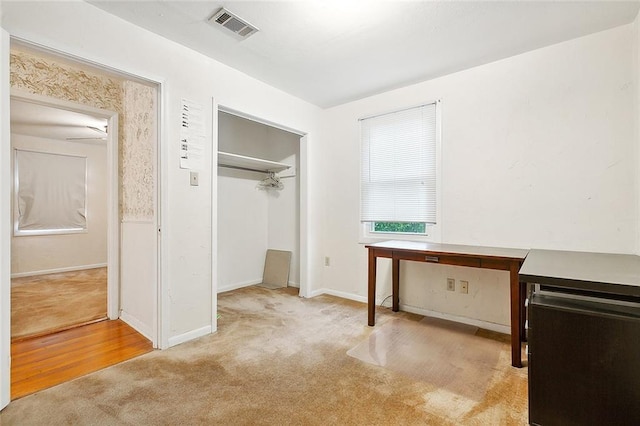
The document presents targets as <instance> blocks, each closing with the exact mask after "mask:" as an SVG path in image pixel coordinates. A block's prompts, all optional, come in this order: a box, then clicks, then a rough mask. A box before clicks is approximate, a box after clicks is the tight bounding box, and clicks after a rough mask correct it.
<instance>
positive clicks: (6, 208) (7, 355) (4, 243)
mask: <svg viewBox="0 0 640 426" xmlns="http://www.w3.org/2000/svg"><path fill="white" fill-rule="evenodd" d="M9 40H10V37H9V33H8V32H7V31H5V30H4V29H2V28H0V410H2V409H3V408H4V407H6V406H7V405H8V404H9V401H10V400H11V202H10V201H11V131H10V129H9V122H10V115H9V108H10V104H11V97H10V92H9V90H10V83H9V50H10V48H9Z"/></svg>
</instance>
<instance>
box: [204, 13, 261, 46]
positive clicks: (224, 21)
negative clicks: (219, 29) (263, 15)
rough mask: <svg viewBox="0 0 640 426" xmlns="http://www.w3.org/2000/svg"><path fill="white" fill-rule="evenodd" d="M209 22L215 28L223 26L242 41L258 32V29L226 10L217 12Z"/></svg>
mask: <svg viewBox="0 0 640 426" xmlns="http://www.w3.org/2000/svg"><path fill="white" fill-rule="evenodd" d="M209 22H210V23H211V24H213V25H215V26H223V27H224V28H226V29H227V30H228V31H231V33H232V34H233V35H234V36H235V37H236V38H238V39H240V40H244V39H246V38H247V37H249V36H251V35H253V34H255V33H257V32H258V29H257V28H256V27H254V26H253V25H251V24H250V23H248V22H247V21H245V20H243V19H240V18H238V17H237V16H236V15H234V14H233V13H231V12H229V11H228V10H226V9H224V8H223V9H220V10H219V11H217V12H216V14H215V15H213V16H212V17H211V19H209Z"/></svg>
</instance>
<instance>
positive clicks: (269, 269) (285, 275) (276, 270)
mask: <svg viewBox="0 0 640 426" xmlns="http://www.w3.org/2000/svg"><path fill="white" fill-rule="evenodd" d="M290 265H291V252H290V251H283V250H271V249H269V250H267V257H266V259H265V261H264V273H263V276H262V284H258V285H259V286H260V287H265V288H282V287H287V284H288V283H289V268H290Z"/></svg>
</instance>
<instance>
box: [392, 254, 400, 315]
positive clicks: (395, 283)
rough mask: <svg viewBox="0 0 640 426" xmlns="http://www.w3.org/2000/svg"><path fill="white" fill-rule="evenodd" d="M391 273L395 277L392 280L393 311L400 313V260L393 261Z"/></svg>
mask: <svg viewBox="0 0 640 426" xmlns="http://www.w3.org/2000/svg"><path fill="white" fill-rule="evenodd" d="M391 272H392V275H393V276H392V280H391V285H392V287H391V294H392V299H393V306H392V310H393V312H398V311H399V310H400V259H393V260H392V261H391Z"/></svg>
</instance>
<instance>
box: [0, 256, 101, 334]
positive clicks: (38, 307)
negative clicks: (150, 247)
mask: <svg viewBox="0 0 640 426" xmlns="http://www.w3.org/2000/svg"><path fill="white" fill-rule="evenodd" d="M106 316H107V268H94V269H85V270H80V271H71V272H62V273H56V274H47V275H36V276H31V277H21V278H13V279H12V280H11V338H12V339H18V338H25V337H28V336H35V335H42V334H46V333H49V332H52V331H56V330H63V329H65V328H69V327H70V326H74V325H78V324H84V323H87V322H90V321H93V320H97V319H101V318H106Z"/></svg>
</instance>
